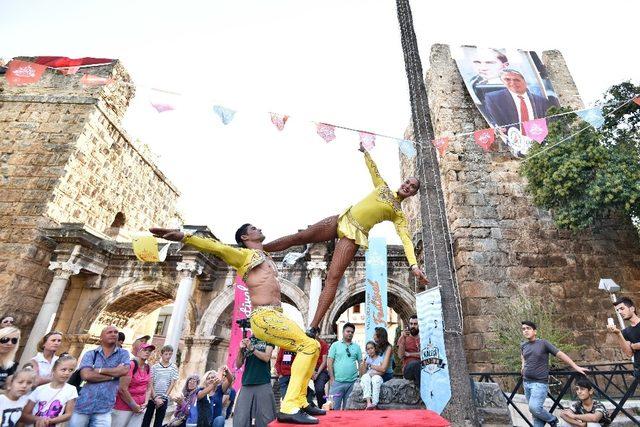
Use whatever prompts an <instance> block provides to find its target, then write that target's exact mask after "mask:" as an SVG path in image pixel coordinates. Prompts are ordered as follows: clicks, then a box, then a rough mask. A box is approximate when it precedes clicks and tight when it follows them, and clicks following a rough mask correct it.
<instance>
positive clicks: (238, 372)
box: [227, 276, 251, 391]
mask: <svg viewBox="0 0 640 427" xmlns="http://www.w3.org/2000/svg"><path fill="white" fill-rule="evenodd" d="M234 288H235V292H234V300H233V315H232V321H231V337H230V338H229V355H228V356H227V366H228V367H229V369H231V372H233V374H234V375H235V377H236V378H235V381H234V382H233V388H235V390H236V391H239V390H240V387H242V373H243V372H244V366H242V367H241V368H236V357H237V356H238V351H240V341H242V338H243V336H242V333H243V331H242V328H241V327H240V325H238V320H240V319H248V318H249V316H250V315H251V298H249V288H247V285H246V284H245V283H244V281H243V280H242V278H241V277H240V276H237V277H236V281H235V285H234ZM250 335H251V333H250V332H249V333H248V334H247V337H249V336H250Z"/></svg>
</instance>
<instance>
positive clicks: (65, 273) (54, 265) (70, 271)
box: [49, 261, 82, 280]
mask: <svg viewBox="0 0 640 427" xmlns="http://www.w3.org/2000/svg"><path fill="white" fill-rule="evenodd" d="M81 269H82V267H80V266H79V265H78V264H74V263H72V262H69V261H65V262H59V261H51V262H49V270H51V271H53V274H54V279H65V280H69V277H71V276H73V275H75V274H78V273H80V270H81Z"/></svg>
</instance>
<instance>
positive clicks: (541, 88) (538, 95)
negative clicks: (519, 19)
mask: <svg viewBox="0 0 640 427" xmlns="http://www.w3.org/2000/svg"><path fill="white" fill-rule="evenodd" d="M452 55H453V57H454V59H455V60H456V63H457V65H458V70H459V71H460V74H461V75H462V79H463V80H464V83H465V85H466V86H467V90H468V91H469V95H471V99H473V102H474V103H475V104H476V106H477V107H478V110H480V112H481V113H482V115H483V117H484V118H485V119H486V120H487V122H488V123H489V125H491V127H492V128H494V129H496V132H497V134H498V135H499V136H500V137H501V139H502V140H503V141H504V142H505V143H506V144H507V145H508V146H509V149H510V150H511V152H512V153H513V154H514V155H515V156H517V157H524V156H525V155H526V154H527V153H528V151H529V148H530V147H531V143H532V142H533V141H534V140H536V139H539V138H536V137H535V136H534V135H532V134H531V130H530V128H529V127H525V126H524V125H523V123H525V122H529V121H533V120H535V119H540V118H543V117H546V116H547V114H548V113H547V110H548V109H549V108H550V107H552V106H559V103H558V98H557V95H556V93H555V91H554V90H553V86H552V85H551V81H550V80H549V76H548V73H547V71H546V69H545V67H544V65H543V64H542V61H540V58H539V57H538V55H537V54H536V52H533V51H525V50H515V49H493V48H481V47H472V46H463V47H460V48H452ZM527 131H529V134H528V133H527Z"/></svg>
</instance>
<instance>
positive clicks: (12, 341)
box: [0, 337, 18, 344]
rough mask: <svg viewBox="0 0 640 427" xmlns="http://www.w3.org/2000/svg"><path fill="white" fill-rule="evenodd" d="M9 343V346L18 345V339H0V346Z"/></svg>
mask: <svg viewBox="0 0 640 427" xmlns="http://www.w3.org/2000/svg"><path fill="white" fill-rule="evenodd" d="M9 341H11V344H18V338H7V337H4V338H0V344H6V343H8V342H9Z"/></svg>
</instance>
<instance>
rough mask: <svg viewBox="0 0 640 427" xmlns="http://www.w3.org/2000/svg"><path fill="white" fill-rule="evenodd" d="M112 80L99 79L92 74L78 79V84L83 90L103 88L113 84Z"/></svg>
mask: <svg viewBox="0 0 640 427" xmlns="http://www.w3.org/2000/svg"><path fill="white" fill-rule="evenodd" d="M113 82H114V80H113V79H112V78H109V77H100V76H95V75H93V74H85V75H84V76H82V78H81V79H80V84H81V85H82V87H83V88H85V89H86V88H93V87H98V86H104V85H108V84H111V83H113Z"/></svg>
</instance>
